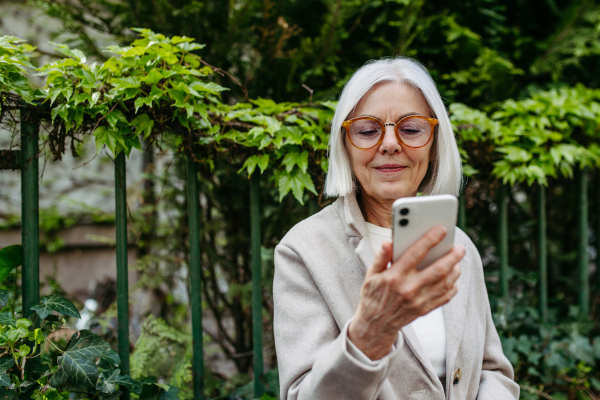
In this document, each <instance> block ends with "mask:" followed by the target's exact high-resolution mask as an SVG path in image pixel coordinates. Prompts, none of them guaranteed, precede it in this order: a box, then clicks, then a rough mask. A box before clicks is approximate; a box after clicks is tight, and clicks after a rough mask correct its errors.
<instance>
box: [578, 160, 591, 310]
mask: <svg viewBox="0 0 600 400" xmlns="http://www.w3.org/2000/svg"><path fill="white" fill-rule="evenodd" d="M587 188H588V185H587V170H586V169H585V168H584V169H581V170H579V171H578V172H577V197H578V203H579V207H578V213H577V264H578V270H579V308H580V310H581V312H582V313H583V314H585V315H587V314H588V312H589V309H590V308H589V307H590V304H589V303H590V281H589V278H590V276H589V275H590V274H589V270H590V265H589V258H588V235H587V233H588V198H587V192H588V190H587Z"/></svg>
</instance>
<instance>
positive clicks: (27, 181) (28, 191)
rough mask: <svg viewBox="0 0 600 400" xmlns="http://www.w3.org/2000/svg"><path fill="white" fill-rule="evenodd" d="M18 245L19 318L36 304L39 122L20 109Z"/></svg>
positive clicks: (28, 111) (37, 301) (23, 109)
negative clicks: (20, 250)
mask: <svg viewBox="0 0 600 400" xmlns="http://www.w3.org/2000/svg"><path fill="white" fill-rule="evenodd" d="M20 111H21V219H22V227H21V243H22V246H23V261H22V273H23V284H22V285H23V317H25V318H26V317H28V316H29V315H30V314H32V313H33V311H31V307H32V306H34V305H36V304H38V303H39V302H40V244H39V243H40V241H39V237H40V206H39V204H40V201H39V181H38V179H39V177H38V135H39V122H38V120H37V117H36V116H35V112H34V111H33V109H32V108H28V107H26V106H24V107H21V110H20Z"/></svg>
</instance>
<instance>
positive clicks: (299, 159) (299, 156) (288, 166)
mask: <svg viewBox="0 0 600 400" xmlns="http://www.w3.org/2000/svg"><path fill="white" fill-rule="evenodd" d="M281 163H282V164H283V165H285V170H286V171H287V172H291V171H292V170H293V169H294V166H296V165H297V166H298V167H300V170H301V171H302V173H305V172H306V169H307V168H308V152H307V151H306V150H304V151H303V152H302V153H298V152H296V151H294V152H291V153H287V154H286V155H285V157H283V161H282V162H281Z"/></svg>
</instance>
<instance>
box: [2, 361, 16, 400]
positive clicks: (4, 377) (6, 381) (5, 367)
mask: <svg viewBox="0 0 600 400" xmlns="http://www.w3.org/2000/svg"><path fill="white" fill-rule="evenodd" d="M14 365H15V360H14V359H13V358H12V357H3V358H0V386H10V384H11V382H10V377H9V376H8V374H7V373H6V371H8V370H9V369H11V368H12V367H14ZM2 398H3V397H2V396H0V399H2Z"/></svg>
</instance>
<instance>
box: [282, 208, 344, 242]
mask: <svg viewBox="0 0 600 400" xmlns="http://www.w3.org/2000/svg"><path fill="white" fill-rule="evenodd" d="M345 236H346V230H345V227H344V224H343V221H342V219H341V217H340V210H339V201H335V202H333V203H332V204H330V205H328V206H327V207H325V208H323V209H322V210H321V211H319V212H318V213H316V214H313V215H311V216H310V217H308V218H306V219H304V220H302V221H300V222H298V223H297V224H296V225H294V227H292V229H290V230H289V231H288V232H287V233H286V234H285V236H284V237H283V239H281V241H280V242H279V246H282V245H283V246H286V247H289V248H292V249H297V248H298V247H300V248H303V249H307V248H310V247H314V246H321V245H323V244H324V243H325V242H329V241H331V240H336V239H337V238H340V239H341V238H342V237H345Z"/></svg>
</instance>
